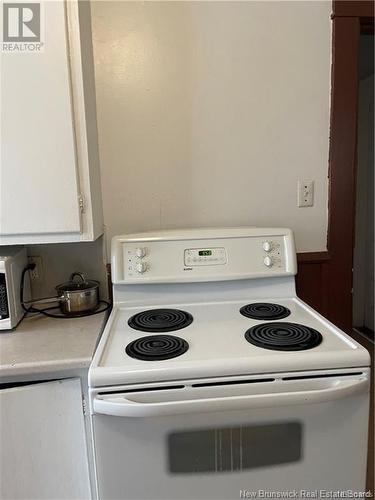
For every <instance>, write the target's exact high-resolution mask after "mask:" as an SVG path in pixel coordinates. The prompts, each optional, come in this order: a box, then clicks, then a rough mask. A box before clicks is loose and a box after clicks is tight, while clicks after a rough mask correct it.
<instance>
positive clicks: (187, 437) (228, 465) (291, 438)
mask: <svg viewBox="0 0 375 500" xmlns="http://www.w3.org/2000/svg"><path fill="white" fill-rule="evenodd" d="M301 456H302V425H301V423H299V422H287V423H285V422H282V423H273V424H267V425H249V426H241V427H226V428H219V429H206V430H197V431H188V432H176V433H172V434H170V435H169V436H168V459H169V471H170V472H171V473H172V474H188V473H212V472H229V471H232V472H235V471H237V472H238V471H242V470H247V469H255V468H259V467H269V466H273V465H279V464H286V463H290V462H297V461H299V460H301Z"/></svg>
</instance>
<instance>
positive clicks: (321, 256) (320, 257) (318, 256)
mask: <svg viewBox="0 0 375 500" xmlns="http://www.w3.org/2000/svg"><path fill="white" fill-rule="evenodd" d="M330 258H331V256H330V254H329V253H328V252H327V251H325V252H302V253H298V254H297V263H298V264H304V263H308V264H317V263H320V262H326V261H327V260H329V259H330Z"/></svg>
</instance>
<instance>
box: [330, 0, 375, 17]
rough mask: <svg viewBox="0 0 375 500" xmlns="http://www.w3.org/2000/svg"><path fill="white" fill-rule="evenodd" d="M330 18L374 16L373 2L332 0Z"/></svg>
mask: <svg viewBox="0 0 375 500" xmlns="http://www.w3.org/2000/svg"><path fill="white" fill-rule="evenodd" d="M332 8H333V13H332V18H336V17H374V2H372V1H368V0H334V1H333V5H332Z"/></svg>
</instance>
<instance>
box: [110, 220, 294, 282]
mask: <svg viewBox="0 0 375 500" xmlns="http://www.w3.org/2000/svg"><path fill="white" fill-rule="evenodd" d="M296 271H297V267H296V252H295V248H294V240H293V234H292V232H291V231H290V230H289V229H283V228H281V229H278V228H276V229H270V228H229V229H228V228H225V229H224V228H223V229H216V228H210V229H198V230H194V229H190V230H189V229H188V230H181V231H178V230H170V231H160V232H157V233H139V234H135V235H124V236H116V237H115V238H113V240H112V281H113V283H115V284H132V283H180V282H197V281H222V280H238V279H245V278H247V279H249V278H268V277H276V276H287V275H294V274H296Z"/></svg>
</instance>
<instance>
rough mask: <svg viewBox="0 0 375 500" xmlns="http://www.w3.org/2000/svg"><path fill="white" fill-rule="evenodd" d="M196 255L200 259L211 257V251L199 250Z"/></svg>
mask: <svg viewBox="0 0 375 500" xmlns="http://www.w3.org/2000/svg"><path fill="white" fill-rule="evenodd" d="M198 255H199V256H201V257H207V256H208V255H212V250H199V252H198Z"/></svg>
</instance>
